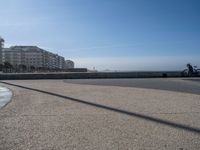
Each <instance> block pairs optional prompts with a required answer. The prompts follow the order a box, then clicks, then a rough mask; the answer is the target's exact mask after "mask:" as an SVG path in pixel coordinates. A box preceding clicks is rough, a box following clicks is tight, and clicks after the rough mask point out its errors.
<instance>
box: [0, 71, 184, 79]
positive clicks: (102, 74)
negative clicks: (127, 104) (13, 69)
mask: <svg viewBox="0 0 200 150" xmlns="http://www.w3.org/2000/svg"><path fill="white" fill-rule="evenodd" d="M163 77H165V78H166V77H183V75H182V73H181V72H180V71H160V72H95V73H94V72H92V73H90V72H87V73H77V72H76V73H63V72H62V73H17V74H15V73H2V74H0V80H23V79H90V78H91V79H92V78H94V79H95V78H163Z"/></svg>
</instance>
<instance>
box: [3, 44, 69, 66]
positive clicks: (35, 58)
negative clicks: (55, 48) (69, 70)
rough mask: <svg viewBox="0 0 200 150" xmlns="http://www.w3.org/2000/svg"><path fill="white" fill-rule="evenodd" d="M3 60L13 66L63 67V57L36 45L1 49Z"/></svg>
mask: <svg viewBox="0 0 200 150" xmlns="http://www.w3.org/2000/svg"><path fill="white" fill-rule="evenodd" d="M2 56H3V57H2V58H3V62H9V63H10V64H11V65H12V66H13V67H15V66H18V65H25V66H27V67H29V68H30V67H35V68H46V69H64V67H65V65H64V63H65V59H64V57H62V56H59V55H57V54H54V53H51V52H48V51H46V50H43V49H41V48H39V47H37V46H12V47H10V48H4V49H3V51H2Z"/></svg>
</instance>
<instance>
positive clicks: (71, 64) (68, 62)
mask: <svg viewBox="0 0 200 150" xmlns="http://www.w3.org/2000/svg"><path fill="white" fill-rule="evenodd" d="M72 68H74V62H73V61H71V60H66V61H65V69H72Z"/></svg>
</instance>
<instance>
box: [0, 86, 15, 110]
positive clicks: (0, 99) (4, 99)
mask: <svg viewBox="0 0 200 150" xmlns="http://www.w3.org/2000/svg"><path fill="white" fill-rule="evenodd" d="M11 97H12V92H11V91H10V90H9V89H7V88H5V87H0V108H2V107H3V106H5V105H6V104H7V103H8V102H9V101H10V100H11Z"/></svg>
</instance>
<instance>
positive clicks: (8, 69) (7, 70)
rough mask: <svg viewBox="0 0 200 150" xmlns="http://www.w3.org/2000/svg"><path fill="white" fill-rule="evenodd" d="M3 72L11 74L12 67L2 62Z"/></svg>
mask: <svg viewBox="0 0 200 150" xmlns="http://www.w3.org/2000/svg"><path fill="white" fill-rule="evenodd" d="M4 68H5V72H12V69H13V66H12V65H11V64H10V63H9V62H4Z"/></svg>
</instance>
